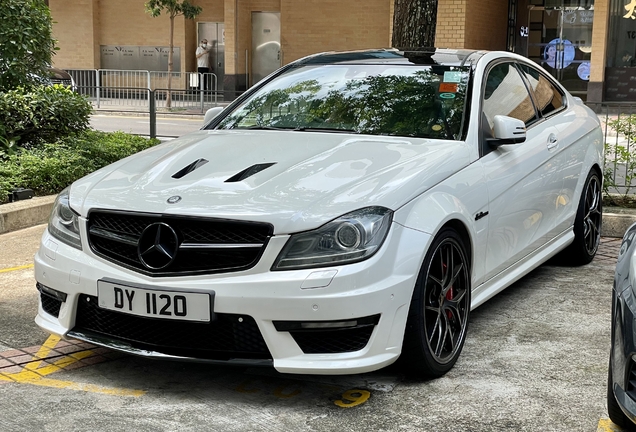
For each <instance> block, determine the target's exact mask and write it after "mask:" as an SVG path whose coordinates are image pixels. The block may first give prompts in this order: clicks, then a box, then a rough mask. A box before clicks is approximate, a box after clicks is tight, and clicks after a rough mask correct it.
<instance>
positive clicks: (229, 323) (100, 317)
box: [73, 295, 272, 360]
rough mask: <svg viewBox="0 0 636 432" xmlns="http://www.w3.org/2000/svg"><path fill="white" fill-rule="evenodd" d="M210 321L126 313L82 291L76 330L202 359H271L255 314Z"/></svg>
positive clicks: (223, 316)
mask: <svg viewBox="0 0 636 432" xmlns="http://www.w3.org/2000/svg"><path fill="white" fill-rule="evenodd" d="M215 316H216V319H215V320H214V321H211V322H208V323H202V322H190V321H176V320H161V319H155V318H145V317H139V316H135V315H128V314H122V313H119V312H113V311H109V310H106V309H101V308H100V307H98V306H97V297H94V296H88V295H81V296H80V299H79V301H78V305H77V317H76V319H75V327H74V328H73V330H74V331H78V332H82V331H90V332H94V333H98V334H100V335H104V336H108V337H111V338H114V339H117V340H120V341H124V342H127V343H128V344H130V345H131V346H132V347H134V348H137V349H143V350H150V351H156V352H159V353H163V354H168V355H175V356H182V357H191V358H198V359H213V360H230V359H234V358H241V359H271V358H272V356H271V354H270V353H269V350H268V349H267V345H266V344H265V341H264V339H263V336H262V335H261V333H260V331H259V329H258V326H257V325H256V322H255V321H254V318H252V317H250V316H248V315H232V314H216V315H215Z"/></svg>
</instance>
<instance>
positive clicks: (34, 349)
mask: <svg viewBox="0 0 636 432" xmlns="http://www.w3.org/2000/svg"><path fill="white" fill-rule="evenodd" d="M40 348H42V347H41V346H32V347H28V348H22V351H24V352H25V353H29V354H35V353H37V352H38V351H40Z"/></svg>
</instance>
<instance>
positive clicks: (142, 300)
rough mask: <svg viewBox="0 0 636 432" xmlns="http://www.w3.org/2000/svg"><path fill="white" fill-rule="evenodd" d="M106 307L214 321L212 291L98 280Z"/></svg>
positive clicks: (101, 302)
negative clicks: (211, 310) (158, 287)
mask: <svg viewBox="0 0 636 432" xmlns="http://www.w3.org/2000/svg"><path fill="white" fill-rule="evenodd" d="M97 304H98V305H99V307H100V308H102V309H108V310H112V311H116V312H122V313H126V314H130V315H138V316H144V317H152V318H162V319H172V320H181V321H204V322H208V321H210V309H211V308H210V294H207V293H192V292H181V291H170V290H169V289H168V290H153V289H147V288H139V287H133V286H128V285H122V284H117V283H111V282H106V281H102V280H100V281H97Z"/></svg>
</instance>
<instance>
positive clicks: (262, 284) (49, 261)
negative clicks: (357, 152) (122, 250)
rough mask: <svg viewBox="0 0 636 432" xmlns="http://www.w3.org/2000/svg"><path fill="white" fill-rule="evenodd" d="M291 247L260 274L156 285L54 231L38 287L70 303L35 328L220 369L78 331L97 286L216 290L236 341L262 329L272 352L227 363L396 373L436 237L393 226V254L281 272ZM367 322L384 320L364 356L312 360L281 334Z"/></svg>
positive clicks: (276, 245)
mask: <svg viewBox="0 0 636 432" xmlns="http://www.w3.org/2000/svg"><path fill="white" fill-rule="evenodd" d="M83 234H84V236H83V238H84V239H86V235H85V233H83ZM287 239H288V236H274V237H273V238H272V239H271V240H270V242H269V243H268V246H267V248H266V250H265V252H264V254H263V256H262V257H261V259H260V261H259V262H258V264H257V265H256V266H255V267H253V268H251V269H249V270H246V271H242V272H237V273H231V274H214V275H203V276H184V277H162V278H153V277H150V276H146V275H142V274H140V273H136V272H134V271H131V270H128V269H126V268H123V267H121V266H118V265H115V264H113V263H111V262H108V261H106V260H104V259H102V258H100V257H98V256H96V255H95V254H93V253H92V251H91V250H90V248H89V246H88V245H87V244H86V241H84V245H83V251H79V250H77V249H74V248H72V247H69V246H67V245H65V244H63V243H61V242H60V241H58V240H57V239H55V238H53V237H52V236H50V234H49V233H48V231H46V232H45V233H44V235H43V237H42V244H41V247H40V250H39V251H38V253H37V254H36V257H35V277H36V280H37V282H38V283H39V284H41V285H43V286H45V287H48V288H51V289H53V290H56V291H58V292H61V293H63V294H65V295H66V298H65V301H63V302H61V301H60V302H58V304H57V306H59V312H58V316H57V317H56V316H55V313H53V314H51V313H49V312H51V308H50V304H47V302H49V303H50V298H49V297H50V296H48V297H47V295H46V294H45V293H43V294H42V295H41V300H40V305H39V309H38V316H37V317H36V323H37V324H38V325H39V326H41V327H42V328H43V329H45V330H47V331H49V332H51V333H55V334H58V335H60V336H63V337H74V338H78V339H83V340H88V341H90V342H93V343H96V344H98V345H102V346H108V347H110V348H114V349H118V350H120V351H125V352H129V353H132V354H137V355H143V356H148V357H157V358H171V359H183V360H197V361H215V362H216V361H219V358H205V356H203V357H201V356H199V355H198V353H197V351H196V350H197V349H198V348H201V347H200V346H198V347H197V346H192V347H190V348H191V349H185V350H181V351H180V350H165V349H164V348H163V347H158V346H153V345H152V344H145V345H143V346H141V348H140V346H139V345H138V344H137V345H136V344H134V343H130V341H126V340H125V338H120V337H113V336H112V335H110V336H109V335H106V334H100V333H99V332H91V331H85V330H82V329H78V328H77V326H76V324H77V318H78V308H80V307H81V304H80V302H82V301H87V300H86V299H87V298H89V297H92V298H95V297H96V296H97V281H98V280H103V279H113V280H118V281H122V282H126V283H130V284H136V285H140V286H151V287H153V286H154V287H158V288H170V289H177V290H182V291H189V292H203V291H210V290H212V291H214V293H215V297H214V311H213V312H214V313H215V314H218V315H219V316H221V317H222V319H228V320H230V321H232V322H231V323H230V324H227V325H228V326H229V327H228V328H229V329H231V330H229V331H230V332H236V331H237V329H238V330H240V331H243V329H244V328H245V325H244V324H246V323H248V322H253V325H254V328H255V329H256V331H257V332H258V333H260V336H262V340H263V341H264V343H265V345H266V349H265V352H266V353H267V355H265V356H252V358H250V356H241V355H240V353H239V354H238V355H237V354H236V353H234V354H232V353H229V354H227V355H224V356H222V358H221V360H222V361H224V362H231V363H241V364H273V366H274V368H276V369H277V370H278V371H280V372H285V373H304V374H349V373H362V372H368V371H372V370H376V369H379V368H381V367H384V366H386V365H389V364H391V363H393V362H394V361H395V360H396V359H397V358H398V357H399V355H400V351H401V346H402V339H403V336H404V328H405V325H406V319H407V315H408V308H409V304H410V300H411V295H412V291H413V287H414V285H415V280H416V277H417V274H418V272H419V268H420V265H421V263H422V260H423V254H424V252H425V250H426V248H427V247H428V244H429V243H430V241H431V236H430V235H428V234H424V233H421V232H419V231H414V230H411V229H408V228H405V227H403V226H401V225H399V224H397V223H393V225H392V227H391V230H390V232H389V234H388V237H387V239H386V242H385V244H384V245H383V246H382V248H381V249H380V250H379V251H378V253H376V254H375V255H374V256H373V257H371V258H370V259H368V260H366V261H363V262H359V263H355V264H350V265H343V266H336V267H328V268H323V269H309V270H291V271H275V272H272V271H270V268H271V265H272V263H273V262H274V260H275V259H276V257H277V256H278V253H279V252H280V250H281V249H282V247H283V246H284V245H285V242H286V241H287ZM42 299H44V301H45V303H44V304H43V302H42ZM54 306H56V305H54ZM47 310H48V312H47ZM54 311H55V310H54ZM115 314H117V313H116V312H115ZM365 317H366V318H368V317H377V318H375V321H374V322H376V323H377V324H374V325H373V326H372V327H371V330H370V331H369V333H370V335H367V337H368V342H366V343H365V344H363V345H362V348H361V349H356V350H355V351H347V352H325V353H308V351H309V352H311V351H312V350H311V349H309V350H308V349H307V347H306V346H303V347H302V348H301V346H302V345H303V343H302V342H300V340H299V339H298V337H297V335H293V332H290V331H285V330H282V331H281V330H280V328H281V327H280V325H279V326H278V328H279V330H277V327H276V326H277V323H280V322H287V323H289V322H292V323H293V322H308V321H310V322H322V321H342V320H351V319H359V318H365ZM109 318H111V319H114V320H115V321H117V318H118V317H117V316H116V315H115V316H112V315H111V316H109ZM122 318H125V317H122ZM143 319H146V318H143ZM148 319H150V318H148ZM250 320H252V321H250ZM153 323H156V324H157V325H164V326H167V327H165V328H167V329H170V328H172V327H171V326H178V324H174V323H166V322H163V321H162V322H159V321H158V320H154V319H153ZM238 323H240V324H238ZM215 325H216V324H215ZM224 325H225V324H224ZM367 327H368V326H367ZM183 332H187V334H188V335H189V337H191V338H193V342H192V344H193V345H198V344H204V343H205V344H209V343H212V344H213V343H214V342H213V341H210V340H209V338H208V340H207V341H206V337H205V335H204V334H203V333H201V331H200V330H197V329H191V328H189V327H184V330H183ZM192 353H194V354H192Z"/></svg>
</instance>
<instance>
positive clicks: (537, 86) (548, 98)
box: [519, 65, 563, 117]
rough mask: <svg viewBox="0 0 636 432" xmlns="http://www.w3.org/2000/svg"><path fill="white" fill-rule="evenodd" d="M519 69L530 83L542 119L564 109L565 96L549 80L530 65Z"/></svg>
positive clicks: (520, 66)
mask: <svg viewBox="0 0 636 432" xmlns="http://www.w3.org/2000/svg"><path fill="white" fill-rule="evenodd" d="M519 68H520V69H521V72H522V73H523V74H524V75H525V77H526V78H527V79H528V82H529V83H530V87H531V88H532V93H533V95H534V100H535V101H536V103H537V109H538V110H539V112H540V113H541V116H542V117H546V116H549V115H550V114H551V113H553V112H555V111H559V110H560V109H561V108H563V94H562V93H561V92H560V91H559V89H558V88H557V87H556V86H554V84H552V82H551V81H550V80H549V79H548V78H546V77H545V76H543V74H541V72H539V71H538V70H536V69H534V68H533V67H530V66H528V65H519Z"/></svg>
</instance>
